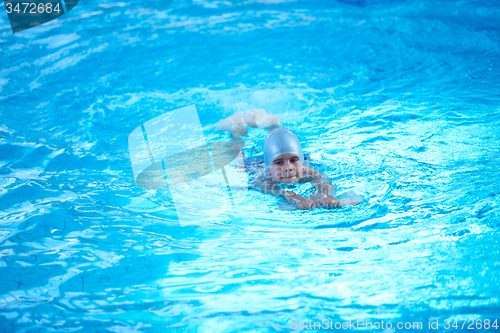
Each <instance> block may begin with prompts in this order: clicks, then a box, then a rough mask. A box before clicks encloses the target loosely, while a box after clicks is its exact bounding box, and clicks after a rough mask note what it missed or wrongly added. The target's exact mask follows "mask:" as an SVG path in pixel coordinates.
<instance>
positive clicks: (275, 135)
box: [264, 127, 304, 170]
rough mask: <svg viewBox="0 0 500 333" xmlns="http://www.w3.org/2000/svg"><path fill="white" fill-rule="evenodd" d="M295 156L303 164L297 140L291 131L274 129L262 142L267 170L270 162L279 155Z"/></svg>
mask: <svg viewBox="0 0 500 333" xmlns="http://www.w3.org/2000/svg"><path fill="white" fill-rule="evenodd" d="M284 154H296V155H298V156H299V157H300V159H301V160H302V162H304V154H303V153H302V148H301V147H300V142H299V139H297V137H296V136H295V134H293V133H292V132H291V131H289V130H287V129H284V128H281V127H279V128H275V129H273V130H272V131H271V132H269V134H268V135H267V138H266V141H264V163H265V164H266V170H269V166H270V165H271V162H272V161H273V160H274V159H275V158H276V157H277V156H280V155H284Z"/></svg>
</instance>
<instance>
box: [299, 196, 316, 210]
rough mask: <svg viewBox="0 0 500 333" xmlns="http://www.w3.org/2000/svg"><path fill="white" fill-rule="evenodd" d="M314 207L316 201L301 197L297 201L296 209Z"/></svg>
mask: <svg viewBox="0 0 500 333" xmlns="http://www.w3.org/2000/svg"><path fill="white" fill-rule="evenodd" d="M314 207H316V203H315V202H314V201H312V200H309V199H306V198H302V199H300V200H299V202H297V208H298V209H311V208H314Z"/></svg>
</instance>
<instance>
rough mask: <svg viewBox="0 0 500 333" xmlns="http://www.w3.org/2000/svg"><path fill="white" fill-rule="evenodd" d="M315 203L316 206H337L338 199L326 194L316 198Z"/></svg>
mask: <svg viewBox="0 0 500 333" xmlns="http://www.w3.org/2000/svg"><path fill="white" fill-rule="evenodd" d="M315 204H316V207H339V206H340V201H339V200H338V199H337V198H335V197H332V196H331V195H327V196H326V197H324V198H323V199H319V200H317V201H316V202H315Z"/></svg>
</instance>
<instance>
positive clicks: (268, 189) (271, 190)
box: [251, 177, 316, 209]
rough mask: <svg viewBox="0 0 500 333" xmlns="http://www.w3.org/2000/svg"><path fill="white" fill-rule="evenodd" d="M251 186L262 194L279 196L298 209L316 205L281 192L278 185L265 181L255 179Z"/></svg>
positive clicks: (292, 194) (295, 195)
mask: <svg viewBox="0 0 500 333" xmlns="http://www.w3.org/2000/svg"><path fill="white" fill-rule="evenodd" d="M251 186H252V187H253V188H255V189H256V190H258V191H260V192H262V193H265V194H273V195H276V196H280V197H282V198H284V199H285V200H286V201H288V202H289V203H292V204H295V205H296V206H297V208H299V209H309V208H314V207H316V203H315V202H314V201H312V200H309V199H306V198H303V197H301V196H300V195H298V194H296V193H294V192H291V191H283V190H282V189H281V186H280V185H279V184H278V183H276V182H270V181H269V180H267V179H262V178H259V177H257V178H256V179H255V180H253V181H252V183H251Z"/></svg>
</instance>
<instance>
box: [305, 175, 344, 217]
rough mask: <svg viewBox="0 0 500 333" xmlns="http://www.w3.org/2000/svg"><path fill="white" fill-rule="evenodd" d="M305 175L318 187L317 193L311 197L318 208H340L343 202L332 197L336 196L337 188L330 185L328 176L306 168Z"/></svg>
mask: <svg viewBox="0 0 500 333" xmlns="http://www.w3.org/2000/svg"><path fill="white" fill-rule="evenodd" d="M304 174H306V175H309V176H311V178H312V181H313V183H315V186H316V192H315V193H314V194H313V195H312V196H311V198H312V199H313V200H314V202H315V204H316V207H339V206H342V204H341V202H340V201H339V200H338V199H337V198H335V197H334V196H332V195H331V194H332V193H333V194H334V195H335V191H334V189H335V187H334V186H333V185H332V184H331V183H330V179H329V178H328V176H327V175H325V174H323V173H321V172H319V171H317V170H315V169H313V168H310V167H305V170H304Z"/></svg>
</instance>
